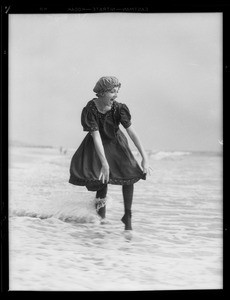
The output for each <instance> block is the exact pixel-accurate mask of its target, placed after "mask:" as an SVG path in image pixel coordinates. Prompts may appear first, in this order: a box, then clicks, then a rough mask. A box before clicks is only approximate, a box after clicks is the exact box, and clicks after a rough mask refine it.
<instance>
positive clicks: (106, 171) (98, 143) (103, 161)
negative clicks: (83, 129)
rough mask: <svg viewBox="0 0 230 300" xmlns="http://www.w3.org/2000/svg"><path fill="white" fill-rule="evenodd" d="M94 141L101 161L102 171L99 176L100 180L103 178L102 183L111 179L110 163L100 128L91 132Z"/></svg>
mask: <svg viewBox="0 0 230 300" xmlns="http://www.w3.org/2000/svg"><path fill="white" fill-rule="evenodd" d="M91 135H92V138H93V141H94V145H95V149H96V152H97V155H98V157H99V159H100V161H101V165H102V168H101V173H100V176H99V180H101V179H102V183H104V182H106V181H107V182H108V181H109V164H108V162H107V159H106V156H105V151H104V147H103V144H102V140H101V136H100V133H99V131H98V130H96V131H93V132H92V133H91Z"/></svg>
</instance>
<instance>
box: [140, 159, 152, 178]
mask: <svg viewBox="0 0 230 300" xmlns="http://www.w3.org/2000/svg"><path fill="white" fill-rule="evenodd" d="M141 166H142V169H143V173H144V174H146V175H151V171H152V168H151V167H150V166H149V162H148V160H147V159H145V158H143V159H142V161H141Z"/></svg>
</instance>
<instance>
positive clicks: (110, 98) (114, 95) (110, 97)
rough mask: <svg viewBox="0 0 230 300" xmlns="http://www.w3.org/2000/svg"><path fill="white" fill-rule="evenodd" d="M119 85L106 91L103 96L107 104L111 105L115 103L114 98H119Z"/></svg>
mask: <svg viewBox="0 0 230 300" xmlns="http://www.w3.org/2000/svg"><path fill="white" fill-rule="evenodd" d="M118 90H119V87H114V88H113V89H112V90H110V91H107V92H104V95H103V98H104V101H105V104H106V105H109V106H111V105H112V104H113V100H115V99H116V98H117V94H118Z"/></svg>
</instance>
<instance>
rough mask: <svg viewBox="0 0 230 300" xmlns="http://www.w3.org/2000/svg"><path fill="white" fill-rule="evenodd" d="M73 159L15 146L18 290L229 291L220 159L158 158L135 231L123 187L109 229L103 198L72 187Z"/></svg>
mask: <svg viewBox="0 0 230 300" xmlns="http://www.w3.org/2000/svg"><path fill="white" fill-rule="evenodd" d="M73 151H74V150H73V149H68V151H67V153H66V154H65V155H64V154H61V153H60V152H59V149H56V148H50V149H49V148H29V147H24V148H23V147H11V148H10V151H9V286H10V290H31V291H106V290H112V291H117V290H118V291H122V290H132V291H133V290H186V289H190V290H191V289H221V288H222V287H223V283H222V281H223V276H222V275H223V266H222V263H223V255H222V254H223V250H222V246H223V225H222V222H223V220H222V215H223V214H222V208H223V205H222V201H223V199H222V156H221V155H220V154H219V155H217V154H215V153H192V152H163V151H161V152H156V153H154V152H152V154H150V157H149V159H150V164H151V166H152V169H153V172H152V175H151V176H149V177H148V178H147V180H146V181H143V180H141V181H139V182H138V183H136V184H135V192H134V200H133V218H132V223H133V231H132V233H128V232H125V231H124V225H123V223H122V222H121V221H120V219H121V217H122V216H123V200H122V193H121V186H114V185H109V192H108V205H107V219H108V221H109V223H108V224H103V225H102V224H100V220H99V219H98V217H97V215H96V213H95V210H94V208H93V199H94V196H95V193H94V192H89V191H87V190H86V189H85V187H77V186H73V185H71V184H69V183H68V179H69V164H70V159H71V156H72V154H73ZM139 159H140V157H139V156H137V160H139Z"/></svg>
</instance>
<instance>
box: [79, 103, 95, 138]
mask: <svg viewBox="0 0 230 300" xmlns="http://www.w3.org/2000/svg"><path fill="white" fill-rule="evenodd" d="M81 125H82V126H83V130H84V131H90V132H91V131H95V130H98V124H97V120H96V117H95V115H94V114H93V112H92V111H91V110H90V109H89V108H87V107H84V108H83V110H82V113H81Z"/></svg>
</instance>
